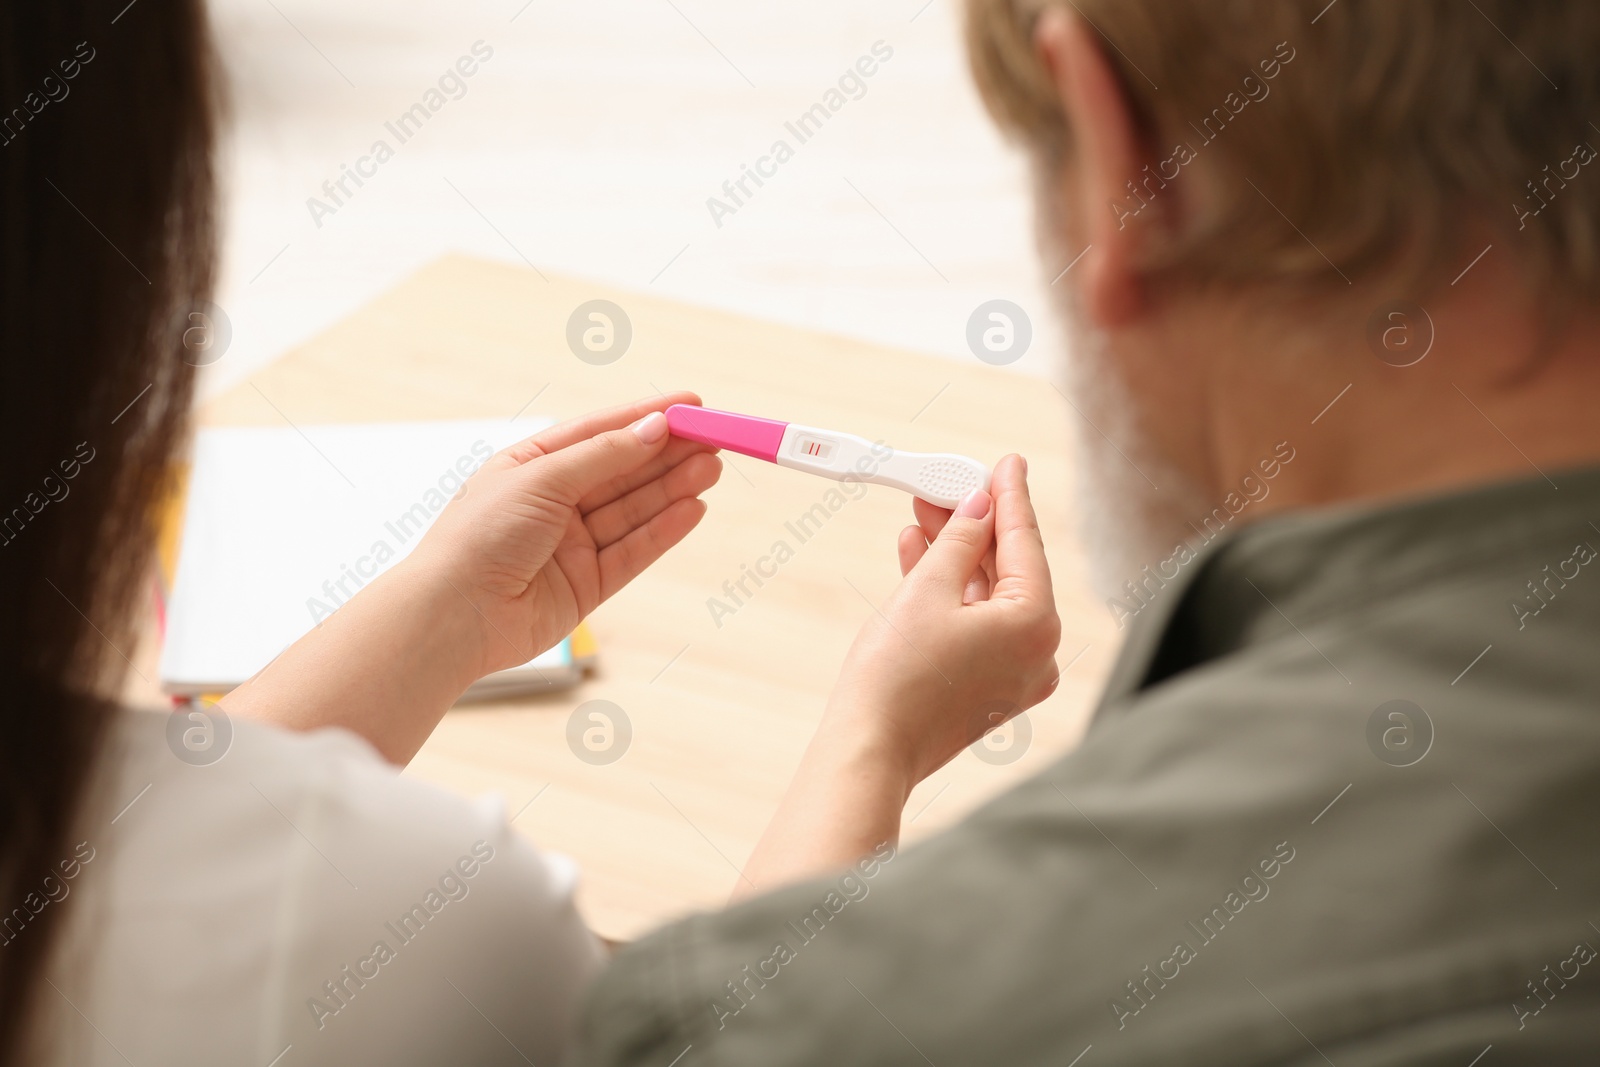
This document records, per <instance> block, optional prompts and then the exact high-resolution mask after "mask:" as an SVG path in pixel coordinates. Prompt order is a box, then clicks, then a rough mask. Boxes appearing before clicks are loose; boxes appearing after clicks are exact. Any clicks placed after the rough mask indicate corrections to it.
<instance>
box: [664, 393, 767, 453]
mask: <svg viewBox="0 0 1600 1067" xmlns="http://www.w3.org/2000/svg"><path fill="white" fill-rule="evenodd" d="M788 428H789V424H788V423H786V422H774V421H773V420H771V419H758V418H756V417H755V416H754V415H736V414H734V413H733V412H731V411H714V410H712V409H711V408H701V407H695V406H694V405H693V404H673V405H672V406H671V407H669V408H668V409H667V430H668V431H669V432H670V433H671V434H672V435H673V436H674V437H682V438H685V439H687V440H690V441H699V442H700V443H701V444H703V445H711V446H712V447H714V448H726V449H728V450H729V451H730V452H738V453H741V454H742V455H746V456H754V457H756V458H757V459H764V460H766V461H767V462H768V463H771V462H772V461H773V460H775V459H777V458H778V446H779V445H781V444H782V443H783V431H784V430H786V429H788Z"/></svg>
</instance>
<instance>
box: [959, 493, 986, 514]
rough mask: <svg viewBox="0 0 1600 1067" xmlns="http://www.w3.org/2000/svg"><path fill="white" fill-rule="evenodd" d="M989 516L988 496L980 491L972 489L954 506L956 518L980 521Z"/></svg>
mask: <svg viewBox="0 0 1600 1067" xmlns="http://www.w3.org/2000/svg"><path fill="white" fill-rule="evenodd" d="M987 514H989V494H988V493H986V492H984V491H983V490H982V489H974V490H973V491H972V492H970V493H968V494H967V495H966V496H964V497H962V498H961V503H960V504H958V505H956V518H958V519H981V518H983V517H984V516H985V515H987Z"/></svg>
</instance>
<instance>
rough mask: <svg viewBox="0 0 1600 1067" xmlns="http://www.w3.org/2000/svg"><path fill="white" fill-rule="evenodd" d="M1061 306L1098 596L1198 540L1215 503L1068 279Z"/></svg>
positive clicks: (1081, 511)
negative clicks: (1160, 437) (1155, 427)
mask: <svg viewBox="0 0 1600 1067" xmlns="http://www.w3.org/2000/svg"><path fill="white" fill-rule="evenodd" d="M1047 262H1049V260H1047ZM1062 262H1066V261H1065V260H1063V261H1062ZM1057 313H1058V314H1059V315H1060V317H1061V322H1062V326H1063V328H1064V330H1065V332H1066V337H1067V359H1066V366H1065V368H1064V373H1063V375H1062V377H1063V379H1064V385H1065V392H1066V395H1067V396H1068V398H1070V399H1071V401H1072V403H1073V404H1074V405H1076V406H1077V408H1078V411H1077V412H1073V413H1069V414H1068V416H1067V417H1068V418H1069V419H1070V420H1071V421H1072V424H1073V430H1074V437H1075V439H1076V443H1077V486H1076V489H1077V492H1076V497H1077V509H1078V523H1079V532H1080V536H1081V537H1082V539H1083V543H1084V549H1085V552H1086V554H1087V556H1088V562H1089V582H1090V585H1091V587H1092V588H1093V589H1094V591H1095V593H1096V595H1098V596H1101V597H1106V598H1111V597H1122V596H1124V593H1125V591H1124V584H1125V583H1126V582H1128V581H1133V582H1135V583H1137V582H1138V580H1139V578H1140V576H1141V574H1142V572H1143V570H1144V568H1145V567H1146V566H1147V565H1148V566H1149V567H1151V568H1152V569H1155V567H1156V565H1157V564H1158V563H1160V562H1162V561H1164V560H1166V559H1168V558H1169V557H1171V556H1172V555H1173V554H1174V551H1175V550H1176V549H1177V548H1178V546H1179V545H1180V544H1186V543H1187V544H1194V543H1196V542H1198V540H1199V538H1198V537H1197V536H1196V535H1195V534H1194V531H1193V530H1192V529H1191V528H1190V526H1189V519H1191V518H1192V517H1194V516H1198V515H1204V514H1206V513H1207V512H1208V510H1209V505H1208V504H1207V501H1206V494H1205V493H1204V491H1203V490H1202V489H1201V487H1200V485H1199V484H1198V483H1197V482H1196V481H1195V480H1194V479H1193V478H1192V477H1190V476H1189V475H1188V474H1186V473H1185V472H1184V471H1183V470H1182V469H1181V468H1180V467H1179V466H1178V465H1177V464H1176V463H1174V462H1172V461H1171V460H1170V459H1169V458H1168V457H1167V456H1165V455H1163V454H1162V453H1161V451H1160V449H1159V447H1158V446H1157V445H1156V444H1155V442H1154V440H1152V438H1151V437H1150V435H1149V434H1147V433H1146V432H1145V431H1144V429H1143V426H1142V424H1141V415H1140V409H1139V405H1138V403H1137V402H1136V401H1135V399H1134V398H1133V396H1132V394H1131V393H1130V392H1129V390H1128V387H1127V385H1126V384H1125V383H1124V382H1123V380H1122V379H1121V377H1120V376H1119V375H1118V374H1117V373H1116V370H1115V368H1114V367H1113V365H1112V361H1113V360H1114V359H1115V356H1114V355H1113V354H1112V352H1111V347H1110V342H1109V340H1108V339H1107V337H1106V335H1105V333H1104V331H1102V330H1099V329H1096V328H1094V327H1092V326H1090V325H1089V324H1088V322H1087V318H1086V316H1084V315H1083V314H1082V312H1081V311H1080V310H1079V308H1078V307H1077V301H1076V299H1075V297H1074V295H1073V292H1072V290H1070V289H1068V288H1066V287H1065V286H1063V287H1061V289H1060V294H1059V296H1058V299H1057ZM1091 423H1092V424H1093V425H1091ZM1108 438H1109V440H1108ZM1113 442H1115V444H1114V445H1113ZM1119 449H1120V451H1119ZM1152 482H1154V485H1152V484H1151V483H1152Z"/></svg>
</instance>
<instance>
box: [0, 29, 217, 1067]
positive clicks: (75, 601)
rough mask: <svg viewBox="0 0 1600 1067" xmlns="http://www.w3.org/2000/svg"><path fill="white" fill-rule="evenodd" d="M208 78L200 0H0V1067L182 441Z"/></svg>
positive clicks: (39, 977)
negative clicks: (42, 900)
mask: <svg viewBox="0 0 1600 1067" xmlns="http://www.w3.org/2000/svg"><path fill="white" fill-rule="evenodd" d="M213 69H214V65H213V62H212V58H211V51H210V45H209V37H208V33H207V28H206V22H205V15H204V7H203V3H202V0H146V2H144V3H134V4H129V3H127V0H110V2H107V3H99V2H50V3H37V2H31V0H30V2H24V0H0V605H3V610H0V716H3V723H4V729H5V735H4V737H3V738H0V920H3V919H11V920H12V925H11V926H10V927H8V928H7V933H8V937H7V939H6V940H5V943H4V945H0V1065H9V1064H12V1063H17V1062H22V1061H23V1059H24V1058H31V1057H26V1054H25V1052H24V1041H25V1039H27V1038H28V1037H29V1036H30V1035H29V1021H30V1019H32V1018H33V1017H34V1016H35V1013H36V1012H37V1011H38V1010H39V1009H40V1008H41V1006H42V1002H41V1000H40V998H41V997H44V996H54V995H55V994H54V993H52V992H51V991H50V987H49V986H48V985H47V984H46V983H45V981H44V977H45V972H46V968H47V966H48V964H49V962H50V960H51V958H52V951H53V950H54V948H55V947H56V946H57V943H58V941H59V939H60V938H59V935H60V927H61V924H62V918H63V914H64V909H62V908H60V907H48V908H41V909H40V910H38V911H37V913H34V912H33V911H31V910H30V909H29V908H28V907H27V904H26V902H27V901H28V900H29V898H30V894H34V895H35V896H34V897H33V899H34V900H37V899H38V897H37V894H40V893H41V892H42V889H41V886H42V885H43V883H44V879H45V877H46V876H48V875H52V874H58V873H59V870H60V866H59V865H60V864H61V863H62V862H63V861H69V860H71V858H72V856H73V849H74V846H75V844H76V842H77V841H79V840H80V837H79V836H78V831H79V829H80V824H79V820H80V819H81V818H82V817H83V816H84V811H85V805H84V799H85V797H86V795H87V794H88V792H89V787H90V782H91V780H92V779H93V777H94V775H95V763H96V758H97V756H98V755H99V752H100V749H101V747H102V741H103V738H104V736H105V735H106V732H107V728H108V726H109V725H110V723H111V719H112V716H113V715H114V714H115V711H116V708H117V704H118V697H119V694H120V692H121V687H122V681H123V677H124V672H125V671H126V670H127V669H128V667H129V666H130V664H129V663H128V660H127V657H128V656H131V655H133V653H134V645H135V640H136V630H137V626H136V620H137V615H138V610H137V609H138V608H139V606H140V605H141V604H143V603H144V600H143V597H144V596H146V595H147V594H148V589H149V582H150V581H151V572H150V559H151V548H152V545H153V541H154V525H155V522H156V518H157V516H156V514H155V512H156V508H155V503H156V501H157V499H158V498H159V496H160V494H161V492H162V490H163V489H164V487H165V485H166V480H167V477H168V470H169V465H170V463H171V460H172V458H173V455H174V452H175V450H176V449H177V448H178V447H179V446H180V445H181V444H182V442H183V438H184V435H185V424H186V421H187V415H188V410H189V403H190V394H191V388H192V384H193V375H194V368H193V367H192V366H190V365H189V364H188V363H186V362H185V361H184V358H183V356H184V354H185V349H184V348H183V346H182V341H181V337H182V329H183V326H184V325H186V318H187V312H188V311H189V310H191V309H193V308H194V307H196V306H197V305H198V303H199V302H200V301H202V300H204V299H205V297H206V296H207V295H208V293H209V289H210V285H211V279H212V273H213V259H214V251H213V243H214V242H213V179H212V169H211V146H212V139H213V133H214V127H215V108H214V104H213V101H214V76H213ZM16 909H22V913H21V914H20V915H18V913H17V912H16ZM17 920H20V926H19V923H18V921H17ZM36 1036H39V1037H42V1038H47V1037H48V1035H36Z"/></svg>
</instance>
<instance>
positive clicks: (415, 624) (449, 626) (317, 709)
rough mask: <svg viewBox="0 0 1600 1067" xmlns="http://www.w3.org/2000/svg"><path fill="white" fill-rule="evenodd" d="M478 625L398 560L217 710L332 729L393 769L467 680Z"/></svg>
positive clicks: (471, 676) (457, 601) (450, 594)
mask: <svg viewBox="0 0 1600 1067" xmlns="http://www.w3.org/2000/svg"><path fill="white" fill-rule="evenodd" d="M481 628H482V622H481V620H478V619H475V618H473V617H472V606H471V604H470V603H469V602H468V601H467V600H466V599H465V597H463V596H461V595H460V594H458V593H457V592H455V591H454V590H452V589H451V588H450V586H449V584H448V583H447V582H445V581H442V580H439V579H437V578H434V577H432V576H430V575H428V574H426V573H424V572H423V569H422V568H421V567H420V566H415V565H413V563H412V561H410V560H406V561H402V562H401V563H399V564H397V565H396V566H395V567H394V568H393V569H392V570H390V571H388V572H387V573H385V574H384V575H383V576H382V577H380V578H378V579H377V580H376V581H374V582H372V583H371V584H369V585H368V586H367V587H366V588H365V589H363V590H361V592H359V593H357V594H356V595H355V596H354V597H353V598H351V600H350V601H349V602H348V603H346V604H345V605H344V606H342V607H341V608H339V610H338V611H336V612H334V613H333V614H332V615H331V616H329V617H328V618H326V619H324V620H323V621H322V623H321V624H320V625H319V626H318V627H317V628H316V629H314V630H312V631H311V632H310V633H308V634H306V635H305V636H304V637H302V638H301V639H300V640H298V641H296V642H295V643H294V644H292V645H290V646H289V647H288V648H287V649H285V650H284V652H283V654H282V655H280V656H279V657H278V658H277V659H275V660H273V661H272V662H271V663H270V664H268V665H267V667H265V668H264V669H263V670H262V671H261V672H260V673H258V674H257V675H256V676H255V677H254V678H252V679H250V680H249V681H248V682H246V683H245V684H244V685H242V686H240V687H239V688H238V689H235V690H234V691H233V692H231V693H229V694H228V695H227V696H226V697H224V698H223V700H222V707H223V710H225V711H226V712H227V713H228V714H230V715H236V716H241V717H245V718H255V719H261V720H264V721H267V722H271V723H273V724H275V725H278V726H282V727H284V728H285V729H290V730H314V729H318V728H320V727H324V726H341V727H344V728H345V729H347V730H350V731H352V732H354V733H356V734H358V735H360V736H361V737H363V738H365V739H366V740H367V741H368V742H370V743H371V744H372V745H373V747H375V748H376V749H377V750H378V751H379V753H381V754H382V755H383V757H384V758H385V759H387V760H389V761H390V762H391V763H396V764H402V765H403V764H405V763H407V762H408V761H409V760H410V759H411V757H412V756H414V755H416V753H417V750H418V749H419V748H421V747H422V743H423V742H424V741H426V740H427V739H428V735H429V734H430V733H432V732H433V728H434V727H435V726H437V725H438V723H439V719H440V718H441V717H443V715H444V713H445V711H446V710H448V709H449V707H450V705H451V704H453V703H455V701H456V699H457V698H459V697H460V696H461V694H462V692H463V691H465V689H466V687H467V686H468V685H471V684H472V682H473V681H475V680H476V679H477V676H478V675H477V671H478V670H479V665H480V663H479V661H480V658H481V657H480V654H479V653H478V651H477V650H478V649H480V648H481V647H482V637H481Z"/></svg>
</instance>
